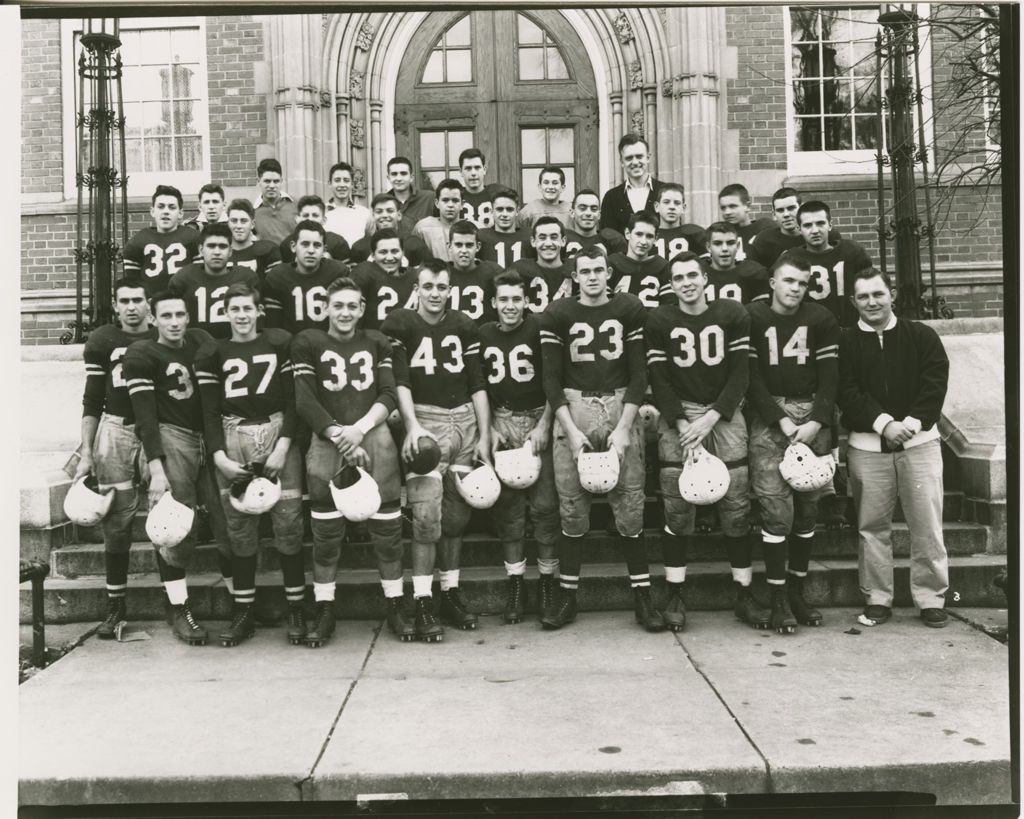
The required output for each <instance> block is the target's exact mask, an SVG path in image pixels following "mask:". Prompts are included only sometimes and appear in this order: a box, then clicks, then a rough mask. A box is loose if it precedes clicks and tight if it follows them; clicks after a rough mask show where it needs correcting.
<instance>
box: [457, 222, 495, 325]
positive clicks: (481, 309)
mask: <svg viewBox="0 0 1024 819" xmlns="http://www.w3.org/2000/svg"><path fill="white" fill-rule="evenodd" d="M479 250H480V242H479V240H478V239H477V227H476V225H474V224H473V223H472V222H470V221H468V220H466V219H460V220H459V221H458V222H456V223H455V224H454V225H452V234H451V239H450V240H449V242H448V256H449V257H450V258H451V261H450V262H449V263H448V272H449V273H450V274H451V276H450V279H449V282H450V289H449V306H450V307H451V308H452V309H453V310H459V311H460V312H462V313H465V314H466V315H467V316H469V317H470V318H471V319H473V321H475V322H476V323H477V324H478V325H479V324H483V322H485V321H490V320H492V319H493V318H494V308H492V307H491V304H490V301H489V299H486V298H485V294H487V293H490V292H492V291H493V289H494V287H493V282H492V280H493V279H494V277H495V276H496V275H497V274H499V273H501V268H500V267H498V265H496V264H495V263H494V262H481V261H480V260H479V259H477V257H476V255H477V253H478V252H479Z"/></svg>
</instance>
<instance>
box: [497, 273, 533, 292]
mask: <svg viewBox="0 0 1024 819" xmlns="http://www.w3.org/2000/svg"><path fill="white" fill-rule="evenodd" d="M491 284H493V285H494V292H495V293H497V292H498V288H499V287H501V286H503V285H504V286H505V287H521V288H522V290H523V293H524V295H525V293H526V282H525V281H523V277H522V276H520V275H519V272H518V271H516V270H503V271H502V272H501V273H499V274H498V275H497V276H495V277H494V279H493V280H492V281H491Z"/></svg>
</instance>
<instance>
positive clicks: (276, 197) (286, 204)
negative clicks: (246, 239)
mask: <svg viewBox="0 0 1024 819" xmlns="http://www.w3.org/2000/svg"><path fill="white" fill-rule="evenodd" d="M282 174H283V171H282V170H281V163H280V162H278V161H277V160H276V159H272V158H270V159H263V160H260V164H259V165H257V166H256V180H257V182H258V183H259V188H260V194H259V196H257V197H256V199H255V201H254V202H253V203H252V206H253V210H255V211H256V234H257V235H258V236H259V237H260V238H261V239H267V240H269V241H271V242H274V243H275V244H277V243H280V242H281V241H283V240H284V239H287V238H288V235H289V234H290V233H291V232H292V229H293V228H294V226H295V214H296V208H295V203H294V202H293V201H292V198H291V196H289V195H288V194H287V193H285V192H284V191H283V190H282V188H281V183H282V181H283V178H282Z"/></svg>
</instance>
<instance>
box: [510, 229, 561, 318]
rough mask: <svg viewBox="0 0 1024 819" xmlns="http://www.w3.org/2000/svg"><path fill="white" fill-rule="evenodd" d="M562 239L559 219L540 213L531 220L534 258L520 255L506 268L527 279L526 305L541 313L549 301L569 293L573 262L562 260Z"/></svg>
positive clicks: (531, 241)
mask: <svg viewBox="0 0 1024 819" xmlns="http://www.w3.org/2000/svg"><path fill="white" fill-rule="evenodd" d="M564 243H565V238H564V231H563V229H562V223H561V222H559V221H558V220H557V219H556V218H555V217H554V216H541V217H540V218H539V219H538V220H537V221H536V222H534V223H533V234H532V235H531V236H530V245H531V247H533V250H534V253H535V254H536V256H537V258H536V259H521V260H520V261H518V262H516V263H515V264H513V265H512V266H511V267H510V268H509V270H515V271H516V272H517V273H518V274H519V275H520V276H521V277H522V279H523V281H524V282H526V287H527V292H526V299H527V307H529V309H530V310H532V311H533V312H534V313H542V312H543V311H544V310H546V309H547V307H548V305H549V304H551V302H553V301H555V300H556V299H562V298H565V297H566V296H571V295H572V277H571V275H572V274H571V271H572V265H571V263H569V262H564V261H563V260H562V246H563V245H564ZM491 295H493V293H492V294H491Z"/></svg>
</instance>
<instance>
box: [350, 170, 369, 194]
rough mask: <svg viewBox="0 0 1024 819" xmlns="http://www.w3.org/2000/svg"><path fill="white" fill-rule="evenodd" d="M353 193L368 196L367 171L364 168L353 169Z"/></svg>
mask: <svg viewBox="0 0 1024 819" xmlns="http://www.w3.org/2000/svg"><path fill="white" fill-rule="evenodd" d="M352 195H353V196H357V197H359V198H360V199H365V198H366V173H365V172H364V171H363V169H362V168H353V169H352Z"/></svg>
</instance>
